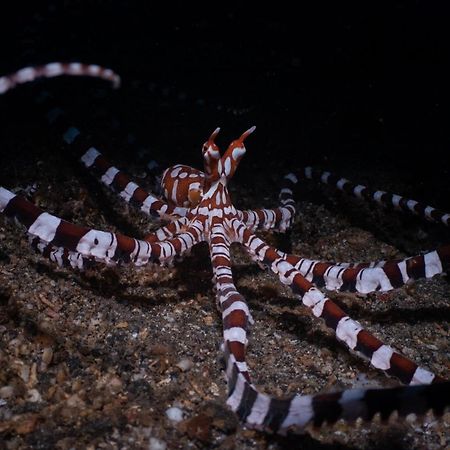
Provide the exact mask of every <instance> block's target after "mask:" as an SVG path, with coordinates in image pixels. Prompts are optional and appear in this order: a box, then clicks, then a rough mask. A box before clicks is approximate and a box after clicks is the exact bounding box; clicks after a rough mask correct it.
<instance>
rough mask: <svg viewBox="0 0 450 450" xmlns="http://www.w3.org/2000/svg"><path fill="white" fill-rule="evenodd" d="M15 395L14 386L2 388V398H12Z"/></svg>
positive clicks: (0, 392) (0, 390) (0, 393)
mask: <svg viewBox="0 0 450 450" xmlns="http://www.w3.org/2000/svg"><path fill="white" fill-rule="evenodd" d="M13 395H14V388H13V387H12V386H3V387H1V388H0V398H10V397H12V396H13Z"/></svg>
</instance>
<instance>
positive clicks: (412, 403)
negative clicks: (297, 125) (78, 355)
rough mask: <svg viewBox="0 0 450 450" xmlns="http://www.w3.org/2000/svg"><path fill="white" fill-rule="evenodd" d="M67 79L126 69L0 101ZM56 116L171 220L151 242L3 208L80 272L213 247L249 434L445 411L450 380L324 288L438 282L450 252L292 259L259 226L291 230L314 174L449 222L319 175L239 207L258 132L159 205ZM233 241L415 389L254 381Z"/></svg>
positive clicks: (441, 216)
mask: <svg viewBox="0 0 450 450" xmlns="http://www.w3.org/2000/svg"><path fill="white" fill-rule="evenodd" d="M59 75H77V76H80V75H83V76H92V77H98V78H103V79H106V80H109V81H111V82H112V83H113V85H114V86H115V87H117V86H118V85H119V84H120V79H119V77H118V76H117V75H116V74H115V73H113V72H112V71H111V70H109V69H104V68H102V67H100V66H96V65H85V64H80V63H67V64H63V63H51V64H47V65H44V66H40V67H28V68H25V69H22V70H20V71H18V72H16V73H14V74H12V75H8V76H3V77H0V94H4V93H6V92H7V91H8V90H10V89H11V88H13V87H15V86H16V85H18V84H21V83H25V82H29V81H32V80H34V79H36V78H38V77H47V78H48V77H55V76H59ZM47 117H48V120H49V122H50V123H51V124H52V125H53V126H55V127H56V128H57V129H59V130H60V131H61V132H62V135H63V139H64V141H65V142H66V144H67V145H70V146H72V147H75V148H76V149H77V150H80V154H83V156H82V157H81V161H82V163H83V164H84V165H85V166H86V167H87V168H88V169H90V170H92V171H94V172H95V173H96V174H97V175H98V176H99V177H100V178H101V181H102V182H103V183H104V184H105V185H107V186H108V187H110V188H112V189H113V190H115V191H116V192H117V193H118V194H119V195H120V196H121V197H122V198H123V199H124V200H125V201H126V202H129V203H130V204H132V205H133V206H135V207H137V208H139V209H140V210H141V211H142V212H144V213H146V214H148V215H150V216H154V217H159V218H160V219H163V220H165V221H167V222H168V223H167V224H166V225H165V226H162V227H161V228H159V229H158V230H157V231H155V232H154V233H151V234H149V235H147V236H146V237H145V239H142V240H140V239H134V238H131V237H128V236H125V235H123V234H119V233H112V232H107V231H100V230H95V229H91V228H87V227H83V226H80V225H75V224H73V223H69V222H67V221H65V220H62V219H60V218H58V217H56V216H54V215H52V214H50V213H47V212H44V211H42V210H41V209H39V208H38V207H37V206H35V205H34V204H33V203H32V202H30V201H29V200H27V199H26V198H25V197H23V196H20V195H16V194H14V193H13V192H11V191H10V190H8V189H6V188H3V187H0V212H2V214H4V215H5V216H7V217H10V218H14V219H16V220H17V222H19V223H20V224H22V225H23V226H25V228H26V230H27V233H28V235H29V237H30V241H31V244H32V246H33V247H34V248H35V249H36V250H38V251H39V252H40V253H42V255H43V256H44V257H47V258H49V259H50V260H51V261H54V262H56V263H58V264H59V265H65V266H70V267H72V268H76V269H83V267H85V266H86V265H88V264H91V263H92V262H94V261H96V262H103V263H105V264H107V265H122V264H132V265H135V266H143V265H147V264H149V263H167V262H168V261H170V260H172V259H174V258H175V257H177V256H179V255H183V254H184V253H186V252H187V251H188V250H190V249H191V248H192V247H193V246H195V245H197V244H199V243H200V242H207V243H208V246H209V254H210V258H211V264H212V270H213V283H214V285H215V290H216V298H217V305H218V308H219V311H220V313H221V315H222V322H223V341H224V342H223V351H224V354H225V362H226V379H227V383H228V398H227V400H226V402H227V404H228V406H229V407H230V408H231V409H232V410H233V411H234V412H235V413H236V414H237V416H238V417H239V419H240V420H241V421H242V423H244V424H245V425H246V426H248V427H254V428H258V429H264V430H267V431H271V432H286V431H287V430H295V431H300V430H302V429H304V427H305V426H307V425H308V424H313V425H317V426H318V425H321V424H322V423H334V422H336V421H338V420H340V419H344V420H346V421H355V420H357V419H362V420H371V419H372V418H373V417H374V416H375V415H376V414H379V415H381V418H382V419H387V418H388V417H390V416H391V414H392V413H393V412H394V411H396V412H397V413H398V415H399V416H406V415H408V414H411V413H415V414H418V415H422V414H424V413H426V412H427V411H428V410H430V409H431V410H433V411H434V412H435V414H438V415H439V414H442V413H443V412H444V411H445V410H446V408H447V407H448V406H449V404H450V383H449V382H448V381H445V380H444V379H443V378H442V377H441V376H438V375H435V374H433V373H432V372H430V371H429V370H427V369H426V368H423V367H419V366H418V365H417V364H415V363H414V362H413V361H411V360H409V359H408V358H406V357H405V356H402V355H401V354H400V353H399V352H398V351H396V350H394V349H393V348H392V347H391V346H389V345H387V344H385V343H383V342H381V341H380V340H379V339H377V338H376V337H374V336H373V335H372V334H370V333H369V332H368V331H367V330H365V329H364V328H363V327H362V325H361V324H360V323H359V322H357V321H355V320H353V319H352V318H351V317H349V316H348V315H347V314H346V313H345V312H344V311H343V310H342V309H341V308H340V307H339V306H338V305H337V304H336V303H334V302H333V301H332V300H330V299H329V298H327V296H326V295H325V294H324V293H323V292H322V291H321V290H320V288H322V287H325V288H326V289H328V290H341V291H343V290H349V291H353V292H354V291H357V292H360V293H369V292H373V291H389V290H392V289H395V288H398V287H400V286H402V285H404V284H405V283H407V282H409V281H410V280H416V279H419V278H431V277H433V276H434V275H437V274H441V273H443V272H444V271H445V268H446V267H447V266H448V263H449V261H450V246H449V245H446V246H443V247H440V248H438V249H437V250H435V251H431V252H428V253H424V254H421V255H418V256H414V257H411V258H407V259H403V260H389V261H380V262H375V263H354V264H352V263H342V262H340V263H334V262H325V261H316V260H309V259H305V258H301V257H299V256H295V255H291V254H287V253H284V252H282V251H279V250H278V249H277V248H274V247H272V246H270V245H268V244H267V243H266V242H264V241H263V240H262V239H261V238H260V237H258V236H257V235H256V234H255V231H256V230H257V229H263V230H276V231H279V232H284V231H285V230H286V229H288V228H289V227H290V225H291V224H292V221H293V218H294V214H295V201H294V199H293V189H294V185H295V184H296V183H297V181H298V180H299V179H300V178H315V179H318V180H319V181H320V182H322V183H327V184H329V185H335V186H336V187H337V188H338V189H340V190H342V191H344V192H346V193H347V194H349V195H353V196H356V197H358V198H360V199H363V200H368V201H374V202H376V203H378V204H382V205H383V204H384V205H390V206H393V207H394V208H396V209H398V210H404V211H406V212H412V213H414V214H416V215H420V216H423V217H424V218H426V219H428V220H432V221H435V222H441V223H442V224H444V225H446V226H448V225H449V224H450V215H449V214H445V213H443V212H441V211H439V210H437V209H434V208H432V207H429V206H426V205H423V204H421V203H419V202H416V201H414V200H410V199H406V198H403V197H401V196H399V195H393V194H389V193H386V192H383V191H370V190H369V189H368V188H367V187H365V186H362V185H354V184H352V183H351V182H350V181H348V180H346V179H343V178H341V179H339V178H335V177H334V176H333V175H331V174H330V173H328V172H323V173H319V172H316V171H315V170H313V169H311V168H306V169H304V170H302V171H297V172H293V173H290V174H288V175H286V176H285V177H284V182H283V183H284V184H283V187H282V189H281V192H280V195H279V201H280V206H279V207H277V208H274V209H254V210H248V211H242V210H239V209H237V208H235V206H234V205H233V203H232V200H231V198H230V194H229V191H228V183H229V182H230V180H231V178H232V177H233V175H234V173H235V172H236V170H237V168H238V165H239V163H240V161H241V159H242V157H243V156H244V154H245V153H246V148H245V143H246V142H247V139H248V138H249V136H250V135H251V134H252V133H253V132H254V130H255V127H251V128H249V129H248V130H247V131H245V132H244V133H243V134H242V135H241V136H240V137H239V138H238V139H237V140H235V141H233V142H232V143H231V144H230V145H229V147H228V148H227V150H226V151H225V152H224V153H223V154H222V153H221V152H220V151H219V148H218V146H217V145H216V143H215V139H216V137H217V134H218V132H219V128H217V129H216V130H215V131H214V132H213V133H212V134H211V136H210V137H209V139H208V140H207V141H206V142H205V144H204V145H203V149H202V154H203V161H204V170H203V172H202V171H200V170H197V169H194V168H191V167H188V166H184V165H175V166H173V167H170V168H168V169H167V170H166V171H165V172H164V174H163V176H162V180H161V183H162V185H161V188H162V192H163V194H164V197H165V199H160V198H158V197H156V196H154V195H152V194H151V193H148V192H146V191H145V190H144V189H142V188H141V187H139V186H138V185H137V184H136V183H134V182H133V181H131V180H130V179H129V178H128V176H127V175H125V174H124V173H123V172H121V171H120V170H118V169H117V168H115V167H114V166H112V165H111V164H110V163H109V162H108V161H107V159H105V157H104V156H102V155H101V154H100V152H99V151H98V150H97V149H96V148H95V147H93V146H91V144H90V143H88V141H87V140H85V136H84V134H83V133H82V132H81V131H80V130H79V129H78V128H76V127H74V126H73V125H72V124H70V123H67V121H66V119H65V116H64V115H63V114H62V113H61V111H58V110H55V109H52V110H50V111H49V112H48V114H47ZM232 243H238V244H240V245H242V246H243V248H244V249H245V250H246V251H247V252H248V254H249V255H250V256H251V258H252V259H254V260H255V261H257V262H258V263H260V265H263V266H265V267H267V268H268V269H270V270H271V271H272V272H274V273H275V274H276V275H277V276H278V277H279V279H280V281H281V282H282V283H283V284H285V285H287V286H289V287H290V288H291V289H292V291H293V292H294V294H295V295H296V296H297V297H298V299H299V300H300V301H301V302H302V303H303V305H304V306H305V307H307V308H309V309H310V310H311V312H312V314H313V315H314V316H315V317H317V318H321V319H323V320H324V321H325V324H326V326H327V327H329V328H331V329H332V330H333V331H334V332H335V335H336V338H337V339H338V340H339V341H340V342H341V343H343V344H344V345H345V346H347V347H348V349H349V350H351V351H353V352H354V353H355V354H357V355H358V356H361V357H363V358H365V359H366V360H368V361H369V363H370V364H371V365H372V366H373V367H375V368H377V369H379V370H382V371H385V372H386V373H387V374H389V375H392V376H394V377H397V378H398V379H399V380H400V381H401V382H402V383H403V384H405V385H406V386H400V387H394V388H386V389H348V390H343V391H340V392H332V393H323V394H321V393H318V394H313V395H302V394H301V393H299V394H297V395H294V396H292V397H290V398H275V397H272V396H269V395H267V394H265V393H263V392H260V391H259V390H258V389H257V388H256V387H255V386H254V384H252V381H251V378H250V373H249V368H248V366H247V363H246V346H247V335H248V330H249V327H250V325H251V324H252V322H253V319H252V315H251V313H250V310H249V307H248V305H247V302H246V300H245V298H244V297H243V296H242V295H241V294H240V293H239V292H238V290H237V288H236V286H235V282H234V280H233V273H232V265H231V259H230V246H231V244H232ZM149 270H151V268H150V269H149Z"/></svg>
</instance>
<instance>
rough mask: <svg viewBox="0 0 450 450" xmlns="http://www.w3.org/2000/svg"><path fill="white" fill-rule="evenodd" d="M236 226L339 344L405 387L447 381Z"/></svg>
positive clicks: (244, 240) (253, 250)
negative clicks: (382, 337)
mask: <svg viewBox="0 0 450 450" xmlns="http://www.w3.org/2000/svg"><path fill="white" fill-rule="evenodd" d="M232 226H233V228H234V230H235V232H236V234H237V236H239V239H240V241H241V242H242V243H243V244H244V245H245V247H246V248H247V249H248V250H249V251H250V252H251V253H252V254H253V255H254V256H255V257H256V258H257V259H258V260H259V261H261V262H262V263H263V264H264V265H265V266H267V267H269V268H270V269H271V270H272V271H273V272H274V273H275V274H277V275H278V277H279V278H280V281H281V282H282V283H283V284H286V285H288V286H289V287H290V288H291V289H292V291H293V292H294V294H296V295H299V296H300V298H301V300H302V303H303V305H305V306H307V307H309V308H310V309H311V310H312V313H313V315H314V316H315V317H318V318H322V319H323V320H324V321H325V324H326V325H327V327H329V328H331V329H332V330H333V331H334V332H335V334H336V338H337V339H338V340H339V341H341V342H343V343H344V344H345V345H346V346H347V347H348V348H349V349H350V350H352V351H355V352H357V353H358V354H359V355H360V356H362V357H364V358H366V359H368V360H369V361H370V364H371V365H372V366H373V367H375V368H376V369H380V370H383V371H385V372H386V373H387V374H388V375H392V376H395V377H397V378H398V379H399V380H400V381H401V382H402V383H404V384H429V383H432V382H433V383H434V382H440V381H443V379H442V378H441V377H439V376H436V375H435V374H433V373H432V372H430V371H428V370H426V369H423V368H421V367H419V366H418V365H417V364H416V363H414V362H413V361H411V360H409V359H408V358H406V357H404V356H402V355H401V354H400V353H398V352H396V351H395V350H394V349H393V348H392V347H390V346H389V345H386V344H384V343H383V342H381V341H380V340H379V339H378V338H376V337H374V336H372V335H371V334H370V333H369V332H368V331H366V330H364V329H363V327H362V326H361V324H360V323H358V322H356V321H354V320H353V319H351V318H350V317H349V316H348V315H347V314H346V313H345V312H344V311H343V310H342V309H341V308H339V306H337V305H336V304H335V303H334V302H333V301H332V300H330V299H329V298H327V297H326V296H325V295H324V294H323V293H322V292H321V291H320V290H319V289H318V288H317V287H316V286H314V284H312V283H311V282H310V281H308V280H307V279H306V278H305V277H303V276H302V274H301V273H300V272H299V271H298V270H297V269H296V268H295V267H294V266H292V264H289V262H288V261H286V260H285V259H284V258H283V257H280V255H279V254H278V252H277V250H276V249H275V248H273V247H271V246H269V245H267V244H266V243H265V242H264V241H262V240H261V239H259V238H258V237H257V236H256V235H254V234H253V233H252V232H251V230H249V229H247V228H246V227H245V226H244V225H243V224H242V223H240V222H239V221H238V220H234V221H233V224H232Z"/></svg>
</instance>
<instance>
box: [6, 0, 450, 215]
mask: <svg viewBox="0 0 450 450" xmlns="http://www.w3.org/2000/svg"><path fill="white" fill-rule="evenodd" d="M243 3H244V2H240V3H238V2H236V3H230V2H227V3H208V4H205V5H204V6H203V7H202V8H200V7H198V6H197V7H195V8H194V7H193V5H194V4H195V3H193V2H190V3H187V2H179V3H177V2H166V3H164V5H162V4H161V3H160V2H132V1H102V0H92V1H89V2H82V1H72V0H67V1H64V2H56V1H53V2H34V4H28V3H25V2H22V3H21V2H17V3H16V4H15V5H14V7H13V9H12V10H11V11H9V12H5V13H2V18H1V20H2V22H3V26H2V27H1V41H0V72H1V73H8V72H11V71H14V70H16V69H18V68H20V67H23V66H26V65H32V64H39V63H46V62H49V61H56V60H65V61H77V60H79V61H84V62H89V63H98V64H102V65H106V66H109V67H111V68H113V69H114V70H116V71H117V72H118V73H120V74H121V75H122V77H123V89H122V91H121V92H120V93H114V94H111V95H106V94H105V96H104V98H100V99H99V98H97V99H95V101H94V99H93V98H92V97H89V98H88V96H91V94H89V93H87V91H86V89H85V86H87V85H88V84H89V83H92V81H87V82H84V81H83V82H72V81H70V82H68V81H67V80H64V84H63V83H59V82H56V81H55V82H53V83H55V86H57V88H58V87H59V89H60V91H59V92H58V95H59V96H60V98H61V101H64V102H65V103H66V105H70V104H71V105H72V108H73V110H74V111H75V112H76V111H77V108H78V114H79V115H81V116H83V117H85V118H88V117H89V114H93V115H95V109H96V108H98V109H101V108H104V109H107V110H108V111H111V117H115V115H117V114H119V115H121V118H119V119H117V120H118V122H119V125H118V126H119V128H120V129H122V130H128V132H130V133H133V136H136V139H137V140H138V141H139V142H143V144H144V145H148V146H152V147H153V148H156V149H157V150H156V153H158V154H157V155H156V157H159V158H162V159H163V160H164V159H166V160H167V162H168V163H169V164H170V163H176V162H186V163H192V164H195V165H199V164H200V163H201V161H200V154H199V150H198V149H199V147H200V145H201V143H202V142H203V141H204V140H205V138H206V137H207V136H208V135H209V133H210V132H211V131H212V130H213V129H214V128H215V127H216V126H221V127H222V129H223V135H222V137H221V139H222V140H219V141H220V142H221V143H222V145H223V146H225V145H226V144H227V142H228V141H229V140H230V139H232V138H234V137H235V136H236V135H238V134H240V133H241V132H242V131H243V130H245V129H247V128H248V127H250V126H251V125H253V124H255V125H257V133H256V134H255V135H254V136H252V138H251V141H250V140H249V146H248V148H249V152H250V151H251V152H252V156H249V155H247V157H246V159H249V158H252V159H251V161H252V162H251V163H248V164H247V168H245V164H243V165H242V169H240V170H242V174H243V175H242V177H247V179H249V177H251V173H252V171H253V170H259V171H267V172H268V173H270V171H271V170H273V171H276V172H278V171H279V172H281V173H284V172H285V171H286V170H289V169H290V168H291V167H293V166H302V165H305V164H306V165H309V164H315V165H317V164H319V165H320V166H322V167H324V168H331V169H332V170H335V171H338V172H340V173H343V174H344V175H345V176H347V177H349V178H350V177H351V178H353V179H355V181H359V180H358V175H359V173H362V172H365V174H366V178H365V179H368V178H370V179H371V180H373V183H372V184H373V185H374V187H379V188H383V187H384V186H383V184H382V183H383V182H384V179H383V173H384V177H385V178H387V179H389V178H391V179H392V178H395V177H400V178H401V179H402V182H403V184H406V185H410V186H411V190H412V189H413V188H414V189H415V190H416V191H417V192H416V196H419V197H421V196H422V197H424V198H423V199H424V200H428V201H429V202H430V203H432V202H433V201H434V202H435V203H436V202H437V203H438V204H439V205H440V206H441V207H446V206H448V205H449V201H448V193H449V192H450V187H449V183H448V177H449V160H450V158H449V155H448V149H449V143H450V138H449V132H448V123H449V119H450V106H449V95H448V92H449V89H448V85H449V82H450V81H449V80H450V77H449V75H450V73H449V69H448V66H449V64H448V61H449V59H450V51H449V50H450V45H449V42H450V39H449V29H450V28H449V27H448V22H449V18H450V15H449V13H448V11H447V8H446V7H445V6H444V5H445V2H441V4H439V3H436V2H420V1H416V2H411V1H391V2H387V4H385V5H384V4H382V3H378V2H377V3H375V2H373V3H372V2H358V3H356V2H355V3H354V4H352V2H350V3H347V4H346V5H345V6H344V5H342V4H341V3H340V2H339V3H338V2H329V3H327V2H315V3H314V5H315V6H305V5H306V3H303V2H301V3H300V6H299V7H300V12H299V13H297V12H295V11H294V8H293V6H292V5H289V3H288V2H286V3H282V2H278V3H277V4H274V3H272V4H270V5H268V6H262V5H261V4H260V3H255V4H253V3H248V2H245V5H246V6H245V7H243V6H242V4H243ZM161 6H163V7H162V8H161ZM58 83H59V84H58ZM83 83H86V84H83ZM46 86H49V85H46ZM80 86H81V87H80ZM22 89H23V92H20V93H19V92H18V91H17V94H16V93H14V94H10V95H9V96H5V97H4V98H2V100H1V106H0V113H1V114H2V115H3V116H6V121H8V120H9V124H8V125H7V127H6V128H9V127H11V126H17V127H19V128H20V127H21V123H22V121H23V122H26V121H27V120H29V121H33V120H34V119H33V116H28V117H27V110H28V109H29V108H28V106H26V105H27V98H28V97H27V96H29V95H30V90H28V91H27V90H26V89H25V88H22ZM32 92H34V93H35V92H36V91H32ZM63 96H64V97H65V98H62V97H63ZM79 97H81V99H80V98H79ZM83 97H86V98H84V100H85V103H84V104H82V103H80V104H78V103H77V101H78V102H82V100H83ZM6 123H8V122H6ZM5 131H7V130H5V129H3V130H2V134H1V136H2V139H8V133H6V134H5ZM91 131H94V130H91ZM42 132H43V133H44V132H47V130H45V129H42ZM106 144H108V143H106ZM127 151H128V152H130V157H131V155H132V150H131V149H130V150H127ZM0 152H1V150H0ZM5 157H8V155H2V158H5ZM267 164H268V165H267ZM371 171H372V172H371ZM370 172H371V173H370ZM281 173H280V175H281ZM378 178H380V182H379V183H378V184H377V179H378ZM430 197H432V198H430Z"/></svg>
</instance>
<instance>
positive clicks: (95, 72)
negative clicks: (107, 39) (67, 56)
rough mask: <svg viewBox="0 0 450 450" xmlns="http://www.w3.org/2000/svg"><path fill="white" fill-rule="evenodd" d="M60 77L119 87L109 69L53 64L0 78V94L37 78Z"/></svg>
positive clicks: (19, 71) (118, 82) (117, 81)
mask: <svg viewBox="0 0 450 450" xmlns="http://www.w3.org/2000/svg"><path fill="white" fill-rule="evenodd" d="M62 75H70V76H87V77H94V78H101V79H103V80H106V81H110V82H111V83H112V85H113V87H114V88H118V87H119V86H120V77H119V75H117V74H116V73H114V72H113V71H112V70H111V69H106V68H104V67H101V66H98V65H96V64H82V63H79V62H72V63H60V62H54V63H49V64H45V65H43V66H36V67H24V68H23V69H20V70H18V71H17V72H14V73H12V74H10V75H5V76H3V77H0V94H5V93H6V92H8V91H9V90H11V89H13V88H15V87H16V86H17V85H19V84H24V83H29V82H31V81H34V80H36V79H37V78H42V77H44V78H54V77H59V76H62Z"/></svg>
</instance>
